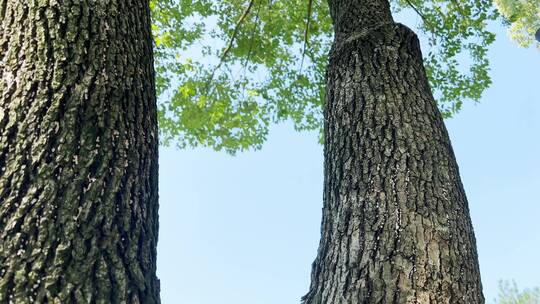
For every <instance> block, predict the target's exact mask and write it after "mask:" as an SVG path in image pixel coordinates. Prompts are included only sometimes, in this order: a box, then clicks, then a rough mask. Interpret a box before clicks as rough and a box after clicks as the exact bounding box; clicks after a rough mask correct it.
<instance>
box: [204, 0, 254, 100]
mask: <svg viewBox="0 0 540 304" xmlns="http://www.w3.org/2000/svg"><path fill="white" fill-rule="evenodd" d="M253 3H255V0H250V1H249V4H248V6H247V7H246V9H245V10H244V12H243V13H242V15H241V16H240V18H239V19H238V21H237V22H236V26H235V27H234V30H233V33H232V35H231V39H229V43H228V44H227V47H226V48H225V50H224V51H223V54H222V55H221V57H220V60H219V63H218V65H217V66H216V67H215V68H214V70H213V71H212V74H211V75H210V77H209V78H208V82H207V83H206V89H205V91H207V92H208V87H209V86H210V83H211V82H212V80H213V79H214V75H215V74H216V71H217V70H219V68H221V65H223V63H224V62H225V59H226V58H227V55H228V54H229V52H230V51H231V49H232V47H233V44H234V40H235V39H236V35H238V32H239V31H240V26H241V25H242V23H243V22H244V20H246V17H247V16H248V15H249V12H250V11H251V8H252V7H253Z"/></svg>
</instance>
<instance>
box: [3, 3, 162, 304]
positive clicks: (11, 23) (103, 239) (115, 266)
mask: <svg viewBox="0 0 540 304" xmlns="http://www.w3.org/2000/svg"><path fill="white" fill-rule="evenodd" d="M157 136H158V135H157V117H156V100H155V91H154V70H153V59H152V40H151V33H150V12H149V5H148V1H147V0H130V1H121V0H108V1H21V0H0V303H159V302H160V300H159V281H158V279H157V277H156V273H155V271H156V243H157V233H158V184H157V178H158V177H157V175H158V162H157V160H158V146H157Z"/></svg>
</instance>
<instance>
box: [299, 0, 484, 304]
mask: <svg viewBox="0 0 540 304" xmlns="http://www.w3.org/2000/svg"><path fill="white" fill-rule="evenodd" d="M329 5H330V10H331V14H332V18H333V21H334V29H335V31H336V34H335V41H334V45H333V48H332V51H331V54H330V62H329V65H328V68H327V90H326V103H325V112H324V115H325V151H324V155H325V169H324V175H325V182H324V206H323V220H322V227H321V241H320V245H319V250H318V254H317V258H316V260H315V262H314V263H313V269H312V278H311V286H310V290H309V292H308V294H307V295H306V296H304V298H303V302H304V303H307V304H344V303H347V304H349V303H351V304H352V303H369V304H372V303H420V304H427V303H436V304H441V303H456V304H457V303H470V304H481V303H484V298H483V295H482V285H481V281H480V272H479V266H478V258H477V252H476V244H475V242H476V241H475V237H474V233H473V228H472V224H471V220H470V215H469V209H468V203H467V199H466V196H465V192H464V190H463V186H462V184H461V180H460V177H459V170H458V166H457V163H456V160H455V156H454V153H453V150H452V147H451V144H450V140H449V137H448V133H447V131H446V128H445V126H444V122H443V119H442V116H441V114H440V112H439V110H438V109H437V106H436V102H435V100H434V98H433V94H432V93H431V89H430V87H429V83H428V79H427V77H426V74H425V70H424V67H423V60H422V54H421V51H420V45H419V42H418V38H417V36H416V34H414V32H413V31H411V30H410V29H409V28H407V27H405V26H404V25H401V24H396V23H394V22H393V20H392V17H391V14H390V9H389V5H388V2H387V1H386V0H378V1H374V2H373V1H371V2H369V3H368V2H367V1H362V0H357V1H345V0H335V1H329Z"/></svg>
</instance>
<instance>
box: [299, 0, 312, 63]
mask: <svg viewBox="0 0 540 304" xmlns="http://www.w3.org/2000/svg"><path fill="white" fill-rule="evenodd" d="M312 8H313V0H309V2H308V10H307V16H306V31H305V32H304V50H303V51H302V61H301V63H300V73H302V67H303V66H304V57H305V56H306V49H307V45H308V37H309V24H310V22H311V11H312Z"/></svg>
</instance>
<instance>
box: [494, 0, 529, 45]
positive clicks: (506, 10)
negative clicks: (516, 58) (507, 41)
mask: <svg viewBox="0 0 540 304" xmlns="http://www.w3.org/2000/svg"><path fill="white" fill-rule="evenodd" d="M494 1H495V3H496V5H497V8H498V9H499V11H500V12H501V14H502V15H503V16H504V17H505V18H506V21H507V22H508V23H509V25H510V27H509V34H510V37H512V39H514V40H515V41H517V42H518V43H519V44H520V45H522V46H525V47H527V46H530V45H533V44H536V45H537V47H539V48H540V43H538V42H536V41H535V37H534V34H535V33H536V31H537V30H538V29H539V28H540V0H494Z"/></svg>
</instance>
